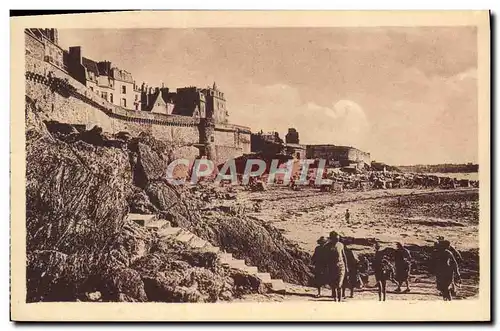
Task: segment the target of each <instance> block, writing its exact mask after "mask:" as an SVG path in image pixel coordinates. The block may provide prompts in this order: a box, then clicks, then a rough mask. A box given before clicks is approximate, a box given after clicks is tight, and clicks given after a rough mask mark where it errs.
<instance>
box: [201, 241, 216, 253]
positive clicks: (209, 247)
mask: <svg viewBox="0 0 500 331" xmlns="http://www.w3.org/2000/svg"><path fill="white" fill-rule="evenodd" d="M203 249H205V250H206V251H207V252H212V253H219V252H220V248H219V247H217V246H213V245H212V244H210V243H209V242H207V244H206V245H205V247H203Z"/></svg>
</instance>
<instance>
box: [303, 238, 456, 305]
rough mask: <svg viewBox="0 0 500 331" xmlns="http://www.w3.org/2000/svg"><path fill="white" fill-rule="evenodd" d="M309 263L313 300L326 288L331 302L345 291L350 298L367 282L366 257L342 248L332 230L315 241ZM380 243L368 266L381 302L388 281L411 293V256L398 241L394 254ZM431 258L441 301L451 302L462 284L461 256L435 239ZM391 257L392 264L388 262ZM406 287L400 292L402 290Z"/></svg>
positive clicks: (439, 239) (377, 244)
mask: <svg viewBox="0 0 500 331" xmlns="http://www.w3.org/2000/svg"><path fill="white" fill-rule="evenodd" d="M317 243H318V246H317V247H316V249H315V251H314V254H313V256H312V258H311V260H312V261H311V262H312V264H313V267H314V282H315V286H316V288H317V289H318V293H317V295H316V297H320V296H321V288H322V287H323V286H325V285H329V286H330V287H331V289H332V298H333V300H334V301H338V302H340V301H342V300H343V299H345V298H346V296H345V292H346V289H349V290H350V297H351V298H352V297H353V295H354V289H355V288H363V287H364V285H365V284H366V283H367V282H368V277H369V274H370V271H369V270H370V262H369V261H368V259H367V258H366V256H362V257H361V258H358V257H357V256H356V254H355V253H354V252H353V251H352V250H351V249H350V248H349V247H347V246H346V245H345V243H344V242H343V240H342V238H341V236H340V235H339V233H337V232H335V231H332V232H331V233H330V235H329V238H328V239H326V238H325V237H321V238H319V239H318V241H317ZM380 248H381V247H380V244H379V243H378V242H377V243H375V254H374V257H373V260H372V263H371V269H372V271H373V272H372V273H373V274H374V275H375V280H376V284H377V289H378V298H379V300H380V301H385V300H386V285H387V282H388V281H391V282H393V283H395V284H396V285H397V288H396V291H395V292H397V293H400V292H404V293H408V292H410V270H411V266H412V257H411V254H410V251H409V250H408V249H407V248H405V247H404V245H403V243H401V242H398V243H397V244H396V249H395V250H394V254H389V253H388V251H387V250H381V249H380ZM433 254H434V256H433V257H432V258H431V271H432V272H433V273H434V274H435V276H436V286H437V289H438V291H439V292H440V295H441V296H442V297H443V299H444V300H451V296H452V295H454V293H455V292H456V285H457V284H458V283H460V282H461V280H460V272H459V267H458V262H457V260H458V261H460V260H461V259H462V258H461V255H460V253H459V252H458V251H457V250H456V249H454V248H453V246H452V245H451V244H450V242H449V241H447V240H445V239H444V238H443V237H438V240H437V241H436V242H435V245H434V253H433ZM391 255H392V256H393V258H394V264H393V263H392V262H391ZM403 286H404V287H405V289H404V291H402V289H401V287H403Z"/></svg>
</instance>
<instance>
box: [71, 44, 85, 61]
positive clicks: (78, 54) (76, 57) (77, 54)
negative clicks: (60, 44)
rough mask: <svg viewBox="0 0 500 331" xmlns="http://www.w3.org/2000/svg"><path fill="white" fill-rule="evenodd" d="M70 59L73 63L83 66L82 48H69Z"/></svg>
mask: <svg viewBox="0 0 500 331" xmlns="http://www.w3.org/2000/svg"><path fill="white" fill-rule="evenodd" d="M69 57H70V59H71V61H72V62H73V63H77V64H80V65H81V64H82V47H81V46H73V47H70V48H69Z"/></svg>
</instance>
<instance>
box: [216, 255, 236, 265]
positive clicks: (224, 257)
mask: <svg viewBox="0 0 500 331" xmlns="http://www.w3.org/2000/svg"><path fill="white" fill-rule="evenodd" d="M219 260H220V261H221V263H226V264H227V263H228V262H229V261H232V260H233V254H231V253H221V254H220V255H219Z"/></svg>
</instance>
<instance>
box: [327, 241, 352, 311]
mask: <svg viewBox="0 0 500 331" xmlns="http://www.w3.org/2000/svg"><path fill="white" fill-rule="evenodd" d="M328 248H329V255H330V256H329V263H328V266H329V268H328V269H329V271H328V275H329V277H330V281H331V282H330V284H331V288H332V298H333V300H334V301H338V302H340V301H342V286H343V283H344V280H345V275H346V273H348V272H349V269H348V267H347V265H346V260H347V259H346V256H345V249H344V244H342V243H341V242H340V236H339V234H338V233H337V232H335V231H332V232H330V242H329V243H328Z"/></svg>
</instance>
